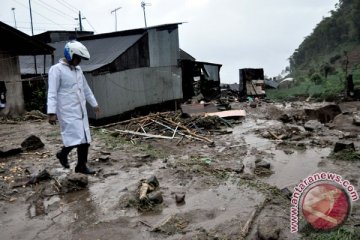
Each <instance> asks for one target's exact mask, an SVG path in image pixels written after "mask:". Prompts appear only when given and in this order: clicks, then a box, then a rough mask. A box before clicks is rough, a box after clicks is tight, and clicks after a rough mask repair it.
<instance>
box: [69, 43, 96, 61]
mask: <svg viewBox="0 0 360 240" xmlns="http://www.w3.org/2000/svg"><path fill="white" fill-rule="evenodd" d="M74 54H75V55H78V56H79V57H80V58H82V59H85V60H89V59H90V53H89V51H88V50H87V48H86V47H85V46H84V45H83V44H82V43H80V42H78V41H75V40H73V41H71V42H68V43H67V44H66V45H65V48H64V56H65V58H66V60H68V61H69V62H70V61H71V60H72V59H73V55H74Z"/></svg>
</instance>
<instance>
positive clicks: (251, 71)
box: [239, 68, 265, 97]
mask: <svg viewBox="0 0 360 240" xmlns="http://www.w3.org/2000/svg"><path fill="white" fill-rule="evenodd" d="M239 74H240V78H239V93H240V96H250V97H265V80H264V79H265V78H264V69H262V68H242V69H239Z"/></svg>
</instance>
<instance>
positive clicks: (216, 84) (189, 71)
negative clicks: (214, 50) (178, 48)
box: [180, 51, 222, 100]
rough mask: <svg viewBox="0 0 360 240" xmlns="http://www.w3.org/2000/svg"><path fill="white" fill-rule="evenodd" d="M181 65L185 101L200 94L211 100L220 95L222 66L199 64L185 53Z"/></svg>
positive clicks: (207, 63) (206, 63)
mask: <svg viewBox="0 0 360 240" xmlns="http://www.w3.org/2000/svg"><path fill="white" fill-rule="evenodd" d="M182 52H183V51H182ZM180 65H181V71H182V81H183V82H182V84H183V85H182V86H183V95H184V100H188V99H190V98H192V97H193V96H198V95H200V94H201V95H202V96H204V98H205V99H207V100H210V99H213V98H215V97H217V96H218V95H219V94H220V68H221V66H222V65H221V64H216V63H209V62H199V61H196V60H195V58H193V57H192V56H190V55H189V54H187V53H183V56H182V58H181V60H180Z"/></svg>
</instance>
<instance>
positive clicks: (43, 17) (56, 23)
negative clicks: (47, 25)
mask: <svg viewBox="0 0 360 240" xmlns="http://www.w3.org/2000/svg"><path fill="white" fill-rule="evenodd" d="M14 1H15V2H17V3H18V4H19V5H21V6H23V7H25V8H26V9H29V8H28V7H27V6H26V5H24V4H22V3H20V2H18V1H17V0H14ZM33 12H34V13H36V14H37V15H39V16H41V17H42V18H44V19H46V20H48V21H50V22H52V23H54V24H55V25H58V26H60V27H61V28H63V29H65V28H64V26H62V25H60V24H58V23H56V22H54V21H53V20H51V19H50V18H47V17H45V16H43V15H42V14H40V13H38V12H36V11H34V10H33Z"/></svg>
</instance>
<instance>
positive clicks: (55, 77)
mask: <svg viewBox="0 0 360 240" xmlns="http://www.w3.org/2000/svg"><path fill="white" fill-rule="evenodd" d="M86 101H87V102H88V103H89V104H90V105H91V106H92V107H96V106H97V105H98V103H97V101H96V99H95V97H94V94H93V93H92V91H91V89H90V88H89V85H88V83H87V81H86V79H85V76H84V74H83V72H82V70H81V68H80V67H79V66H76V67H73V66H70V65H68V64H67V63H66V62H65V60H63V59H60V61H59V63H58V64H55V65H54V66H52V67H51V68H50V70H49V90H48V100H47V113H48V114H50V113H54V114H56V115H57V118H58V120H59V123H60V128H61V137H62V140H63V144H64V146H65V147H69V146H75V145H78V144H81V143H90V142H91V135H90V128H89V120H88V115H87V111H86Z"/></svg>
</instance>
